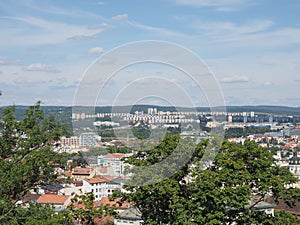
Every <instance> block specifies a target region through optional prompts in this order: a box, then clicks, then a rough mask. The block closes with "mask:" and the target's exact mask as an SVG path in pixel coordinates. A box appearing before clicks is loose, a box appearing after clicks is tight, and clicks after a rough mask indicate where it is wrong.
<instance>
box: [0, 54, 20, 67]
mask: <svg viewBox="0 0 300 225" xmlns="http://www.w3.org/2000/svg"><path fill="white" fill-rule="evenodd" d="M20 63H21V62H20V61H19V60H12V59H9V58H7V57H4V56H0V66H1V65H18V64H20Z"/></svg>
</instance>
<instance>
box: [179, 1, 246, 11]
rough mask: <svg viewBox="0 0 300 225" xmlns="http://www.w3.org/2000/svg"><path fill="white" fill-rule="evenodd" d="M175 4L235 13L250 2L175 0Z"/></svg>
mask: <svg viewBox="0 0 300 225" xmlns="http://www.w3.org/2000/svg"><path fill="white" fill-rule="evenodd" d="M173 1H174V2H175V4H178V5H186V6H193V7H214V8H216V10H218V11H233V10H237V9H238V8H239V7H244V6H245V5H246V4H247V3H248V2H249V1H248V0H173Z"/></svg>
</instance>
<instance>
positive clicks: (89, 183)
mask: <svg viewBox="0 0 300 225" xmlns="http://www.w3.org/2000/svg"><path fill="white" fill-rule="evenodd" d="M81 188H82V191H83V193H87V192H92V193H94V196H95V201H98V200H100V199H101V198H102V197H107V196H109V195H112V193H113V192H114V191H115V190H119V189H120V188H121V185H120V184H119V183H117V182H114V181H113V177H104V176H94V177H93V178H91V179H84V180H83V185H82V187H81Z"/></svg>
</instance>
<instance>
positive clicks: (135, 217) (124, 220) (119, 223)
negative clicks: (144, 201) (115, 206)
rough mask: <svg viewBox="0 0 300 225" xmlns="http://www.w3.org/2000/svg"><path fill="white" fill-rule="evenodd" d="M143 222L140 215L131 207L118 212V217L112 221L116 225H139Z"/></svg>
mask: <svg viewBox="0 0 300 225" xmlns="http://www.w3.org/2000/svg"><path fill="white" fill-rule="evenodd" d="M143 222H144V221H143V220H142V213H141V212H140V211H139V210H138V209H137V208H136V207H133V206H131V207H130V208H128V209H125V210H124V211H122V212H120V213H119V217H118V218H115V220H114V224H116V225H127V224H132V225H141V224H142V223H143Z"/></svg>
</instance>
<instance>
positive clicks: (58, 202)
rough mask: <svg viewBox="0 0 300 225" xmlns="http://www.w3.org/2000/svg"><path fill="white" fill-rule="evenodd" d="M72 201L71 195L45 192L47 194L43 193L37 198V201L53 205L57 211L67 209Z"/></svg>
mask: <svg viewBox="0 0 300 225" xmlns="http://www.w3.org/2000/svg"><path fill="white" fill-rule="evenodd" d="M70 202H71V196H70V195H51V194H45V195H41V196H40V197H39V198H38V200H37V203H40V204H50V205H53V207H54V210H55V211H61V210H64V209H66V208H67V206H68V204H69V203H70Z"/></svg>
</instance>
